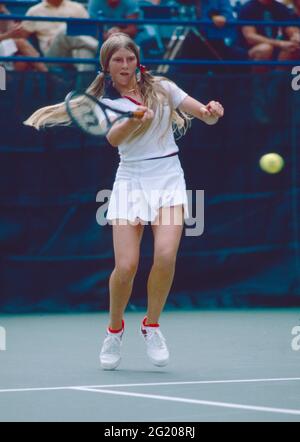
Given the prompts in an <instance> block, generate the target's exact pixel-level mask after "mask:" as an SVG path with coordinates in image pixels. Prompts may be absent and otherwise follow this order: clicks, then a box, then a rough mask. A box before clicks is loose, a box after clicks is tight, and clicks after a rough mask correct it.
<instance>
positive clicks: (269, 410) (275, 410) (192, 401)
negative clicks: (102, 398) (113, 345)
mask: <svg viewBox="0 0 300 442" xmlns="http://www.w3.org/2000/svg"><path fill="white" fill-rule="evenodd" d="M75 390H78V391H87V392H92V393H103V394H111V395H116V396H131V397H138V398H143V399H145V398H146V399H156V400H160V401H171V402H183V403H185V404H195V405H206V406H211V407H221V408H235V409H238V410H248V411H249V410H250V411H263V412H267V413H278V414H290V415H295V416H300V410H293V409H289V408H273V407H259V406H255V405H243V404H234V403H230V402H214V401H203V400H198V399H188V398H181V397H175V396H160V395H154V394H142V393H129V392H127V391H114V390H99V389H92V388H80V387H77V388H75Z"/></svg>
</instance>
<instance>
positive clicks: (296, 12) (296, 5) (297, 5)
mask: <svg viewBox="0 0 300 442" xmlns="http://www.w3.org/2000/svg"><path fill="white" fill-rule="evenodd" d="M292 5H293V7H292V17H293V18H294V19H296V20H300V0H292ZM299 27H300V24H299Z"/></svg>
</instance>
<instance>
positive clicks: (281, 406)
mask: <svg viewBox="0 0 300 442" xmlns="http://www.w3.org/2000/svg"><path fill="white" fill-rule="evenodd" d="M143 313H144V312H129V313H127V314H126V316H125V326H126V328H125V334H124V340H123V360H122V363H121V365H120V367H119V368H118V369H117V370H116V371H112V372H108V371H103V370H102V369H101V368H100V366H99V362H98V353H99V351H100V346H101V344H102V340H103V338H104V332H105V327H106V325H107V319H108V315H107V314H103V313H100V314H94V313H92V314H58V315H46V314H45V315H24V316H0V327H1V330H2V349H3V337H4V333H3V330H5V332H6V350H5V351H3V350H2V351H0V421H1V422H3V421H4V422H5V421H34V422H38V421H52V422H53V421H68V422H69V421H100V422H201V421H298V422H299V421H300V395H299V391H300V350H299V351H297V345H295V344H297V342H299V341H300V339H298V340H297V336H293V335H292V330H293V329H294V328H295V327H297V326H298V325H299V321H300V309H290V310H278V309H276V310H275V309H274V310H272V309H268V310H230V311H229V310H225V311H224V310H223V311H220V310H218V311H203V310H201V311H195V310H194V311H180V312H179V311H177V310H176V311H166V312H165V313H164V314H163V315H162V317H161V327H162V331H163V332H164V334H165V336H166V338H167V342H168V345H169V348H170V353H171V362H170V364H169V366H167V367H165V368H162V369H159V368H156V367H154V366H152V365H151V363H150V362H148V360H147V357H146V354H145V348H144V343H143V341H142V338H141V337H140V335H139V325H140V320H141V319H142V318H143ZM293 340H294V341H293ZM293 343H294V345H293ZM293 347H294V348H293Z"/></svg>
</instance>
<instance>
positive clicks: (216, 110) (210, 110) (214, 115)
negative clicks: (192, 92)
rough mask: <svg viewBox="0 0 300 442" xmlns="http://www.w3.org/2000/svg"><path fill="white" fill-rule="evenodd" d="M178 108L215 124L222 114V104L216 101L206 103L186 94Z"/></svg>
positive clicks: (207, 122) (205, 121)
mask: <svg viewBox="0 0 300 442" xmlns="http://www.w3.org/2000/svg"><path fill="white" fill-rule="evenodd" d="M179 109H180V110H181V111H183V112H186V113H187V114H190V115H193V117H195V118H198V119H199V120H201V121H203V122H204V123H206V124H210V125H211V124H216V123H217V121H218V120H219V118H220V117H223V115H224V109H223V106H222V105H221V104H220V103H219V102H218V101H210V102H209V103H208V104H207V105H205V104H203V103H200V101H197V100H195V99H194V98H192V97H190V96H187V97H186V98H185V99H184V100H183V101H182V103H181V104H180V105H179Z"/></svg>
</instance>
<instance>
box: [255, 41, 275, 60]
mask: <svg viewBox="0 0 300 442" xmlns="http://www.w3.org/2000/svg"><path fill="white" fill-rule="evenodd" d="M273 51H274V48H273V46H272V45H270V44H268V43H262V44H259V45H257V46H255V47H254V48H252V49H250V51H249V55H250V57H251V58H252V59H254V60H270V59H271V58H272V55H273Z"/></svg>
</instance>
